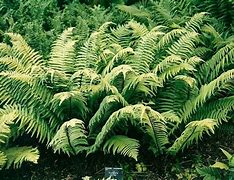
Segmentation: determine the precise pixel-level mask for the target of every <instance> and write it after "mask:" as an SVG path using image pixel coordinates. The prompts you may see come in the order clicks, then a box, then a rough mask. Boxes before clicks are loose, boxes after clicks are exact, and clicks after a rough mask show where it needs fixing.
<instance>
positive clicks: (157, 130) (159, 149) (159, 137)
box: [146, 108, 169, 155]
mask: <svg viewBox="0 0 234 180" xmlns="http://www.w3.org/2000/svg"><path fill="white" fill-rule="evenodd" d="M147 110H148V112H147V116H148V121H149V122H148V123H147V125H148V126H147V127H146V131H147V133H148V135H149V136H150V137H151V138H152V142H151V143H150V147H149V149H150V150H151V151H153V153H154V154H155V155H157V154H162V153H163V150H164V149H165V145H166V144H168V143H169V141H168V133H167V126H166V122H165V121H164V117H163V116H162V115H161V114H160V113H158V112H157V111H154V110H153V109H151V108H148V109H147Z"/></svg>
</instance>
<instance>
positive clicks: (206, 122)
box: [168, 119, 218, 155]
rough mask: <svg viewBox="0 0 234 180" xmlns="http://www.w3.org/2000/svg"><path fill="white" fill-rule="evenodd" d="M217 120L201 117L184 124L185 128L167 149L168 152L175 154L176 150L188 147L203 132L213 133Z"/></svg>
mask: <svg viewBox="0 0 234 180" xmlns="http://www.w3.org/2000/svg"><path fill="white" fill-rule="evenodd" d="M217 125H218V124H217V122H216V120H214V119H203V120H200V121H192V122H190V123H189V124H187V125H186V128H185V130H184V131H183V133H182V134H181V136H180V137H178V138H177V139H176V140H175V142H174V144H173V145H172V146H171V147H170V148H169V149H168V152H169V153H170V154H173V155H175V154H176V153H177V152H179V151H181V150H184V149H185V148H186V147H189V146H190V145H191V144H192V143H193V142H194V141H195V142H196V143H197V142H198V140H199V139H201V138H202V136H203V133H207V134H208V135H210V132H211V133H213V134H214V129H215V127H216V126H217Z"/></svg>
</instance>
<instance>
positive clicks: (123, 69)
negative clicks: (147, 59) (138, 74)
mask: <svg viewBox="0 0 234 180" xmlns="http://www.w3.org/2000/svg"><path fill="white" fill-rule="evenodd" d="M130 73H134V74H135V71H134V70H133V69H132V67H131V66H130V65H125V64H124V65H119V66H117V67H115V68H113V69H112V70H111V72H109V73H108V74H106V75H105V76H104V77H103V78H104V79H106V80H107V81H108V82H110V83H111V84H114V82H115V79H116V78H117V77H118V76H119V75H122V76H123V80H125V79H126V78H127V75H128V74H130Z"/></svg>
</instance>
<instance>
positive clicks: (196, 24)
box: [185, 12, 207, 32]
mask: <svg viewBox="0 0 234 180" xmlns="http://www.w3.org/2000/svg"><path fill="white" fill-rule="evenodd" d="M206 15H207V13H206V12H200V13H197V14H195V15H194V16H193V17H192V18H191V19H190V20H189V21H188V22H186V23H185V29H187V30H188V31H194V32H198V31H199V30H200V29H201V25H203V23H204V19H205V16H206Z"/></svg>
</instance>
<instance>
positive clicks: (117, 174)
mask: <svg viewBox="0 0 234 180" xmlns="http://www.w3.org/2000/svg"><path fill="white" fill-rule="evenodd" d="M109 177H111V178H112V179H116V180H123V169H122V168H113V167H105V178H109Z"/></svg>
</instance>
